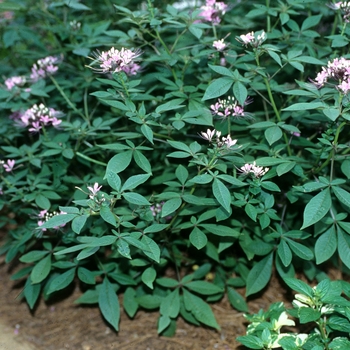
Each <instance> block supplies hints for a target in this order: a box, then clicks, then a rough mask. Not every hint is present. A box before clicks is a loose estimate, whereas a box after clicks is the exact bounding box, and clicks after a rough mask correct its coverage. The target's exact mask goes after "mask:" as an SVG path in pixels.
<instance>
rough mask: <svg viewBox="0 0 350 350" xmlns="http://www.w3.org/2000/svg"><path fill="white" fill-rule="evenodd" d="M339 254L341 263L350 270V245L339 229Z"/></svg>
mask: <svg viewBox="0 0 350 350" xmlns="http://www.w3.org/2000/svg"><path fill="white" fill-rule="evenodd" d="M338 253H339V257H340V259H341V261H342V262H343V263H344V264H345V266H346V267H347V268H348V269H350V243H349V240H347V239H346V238H345V235H344V233H343V231H342V230H341V229H340V228H338Z"/></svg>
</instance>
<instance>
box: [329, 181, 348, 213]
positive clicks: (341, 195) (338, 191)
mask: <svg viewBox="0 0 350 350" xmlns="http://www.w3.org/2000/svg"><path fill="white" fill-rule="evenodd" d="M332 190H333V192H334V194H335V196H336V197H337V198H338V200H339V201H340V202H341V203H343V204H344V205H345V206H347V207H348V208H350V193H349V192H348V191H345V190H343V189H342V188H341V187H337V186H333V187H332Z"/></svg>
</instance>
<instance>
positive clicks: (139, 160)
mask: <svg viewBox="0 0 350 350" xmlns="http://www.w3.org/2000/svg"><path fill="white" fill-rule="evenodd" d="M133 157H134V161H135V163H136V164H137V165H138V166H139V167H140V168H141V169H142V170H143V171H145V172H146V173H149V174H152V167H151V164H150V162H149V160H148V159H147V158H146V157H145V156H144V155H143V154H142V153H141V152H140V151H138V150H137V149H136V150H134V153H133Z"/></svg>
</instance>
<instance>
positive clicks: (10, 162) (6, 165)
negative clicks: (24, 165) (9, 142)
mask: <svg viewBox="0 0 350 350" xmlns="http://www.w3.org/2000/svg"><path fill="white" fill-rule="evenodd" d="M15 163H16V161H15V160H14V159H8V160H7V162H6V163H4V164H3V165H2V166H3V167H4V169H5V171H6V172H8V173H9V172H10V171H12V169H13V167H14V166H15Z"/></svg>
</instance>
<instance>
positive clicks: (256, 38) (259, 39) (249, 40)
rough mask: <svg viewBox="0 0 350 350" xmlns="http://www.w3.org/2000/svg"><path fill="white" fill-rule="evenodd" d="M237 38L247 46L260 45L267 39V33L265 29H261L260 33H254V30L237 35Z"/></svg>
mask: <svg viewBox="0 0 350 350" xmlns="http://www.w3.org/2000/svg"><path fill="white" fill-rule="evenodd" d="M236 39H237V40H238V41H239V42H240V43H241V44H242V45H245V46H248V45H250V46H252V47H259V46H260V45H261V44H262V43H263V42H264V41H265V40H266V39H267V35H266V33H265V31H264V30H263V31H261V33H260V34H257V33H254V32H250V33H247V34H242V35H240V36H238V37H236Z"/></svg>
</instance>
